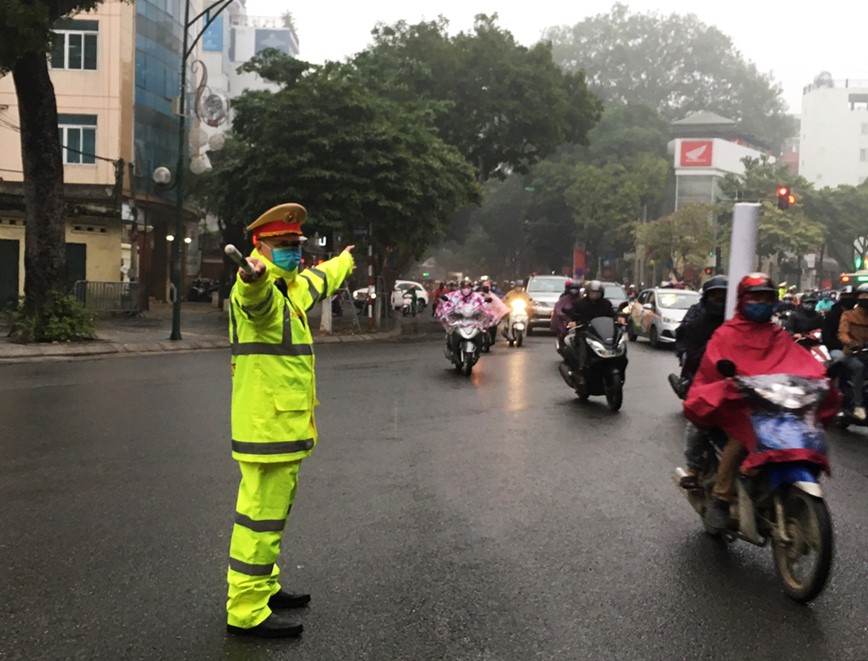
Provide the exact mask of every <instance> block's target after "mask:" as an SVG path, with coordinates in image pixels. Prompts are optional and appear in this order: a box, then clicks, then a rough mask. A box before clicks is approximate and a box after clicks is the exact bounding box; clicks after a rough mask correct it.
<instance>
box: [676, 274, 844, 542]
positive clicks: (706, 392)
mask: <svg viewBox="0 0 868 661" xmlns="http://www.w3.org/2000/svg"><path fill="white" fill-rule="evenodd" d="M776 300H777V291H776V289H775V287H774V284H773V283H772V281H771V278H769V277H768V276H767V275H765V274H764V273H750V274H748V275H746V276H745V277H744V278H742V280H741V282H739V284H738V302H737V304H736V315H735V317H734V318H733V319H730V320H729V321H726V322H725V323H724V324H723V325H722V326H721V327H720V328H718V329H717V331H715V333H714V335H712V337H711V340H710V341H709V343H708V346H707V348H706V350H705V355H704V356H703V357H702V362H701V363H700V365H699V371H698V372H697V373H696V376H695V378H694V380H693V384H692V385H691V387H690V390H689V391H688V396H687V399H686V400H685V402H684V414H685V416H686V417H687V419H688V420H690V421H691V422H692V423H693V424H695V425H696V426H697V427H700V428H702V429H711V428H713V427H719V428H721V429H722V430H723V431H725V432H726V434H727V436H728V437H729V440H728V441H727V444H726V446H725V447H724V450H723V454H722V456H721V458H720V465H719V466H718V470H717V478H716V480H715V483H714V489H713V491H712V496H713V498H714V500H713V501H712V504H711V507H710V508H709V510H708V512H707V513H706V522H707V523H708V525H709V526H710V527H712V528H714V529H717V530H721V529H723V528H724V527H725V526H726V522H727V519H728V516H729V504H730V502H731V501H732V495H733V486H734V481H735V477H736V475H737V473H738V469H739V466H741V467H742V468H743V469H744V470H749V469H751V468H755V467H757V466H760V465H762V464H764V463H766V462H769V461H798V460H799V459H807V460H810V461H813V462H815V463H817V464H819V465H820V466H823V467H824V468H825V469H826V470H827V471H828V463H827V461H826V458H825V456H823V455H820V454H817V453H814V452H812V451H810V450H778V451H769V452H762V453H755V454H749V453H753V451H754V450H755V449H756V446H757V439H756V435H755V434H754V431H753V426H752V425H751V421H750V413H751V409H750V406H749V405H748V404H747V403H746V402H745V401H744V400H743V399H742V396H741V394H740V393H739V392H738V389H737V387H736V385H735V383H734V382H733V381H732V380H730V379H727V378H725V377H724V376H723V375H722V374H720V372H718V370H717V361H719V360H723V359H726V360H731V361H732V362H733V363H735V366H736V374H738V375H739V376H757V375H760V374H791V375H794V376H803V377H808V378H816V379H822V378H825V376H826V368H825V366H824V365H822V364H821V363H819V362H817V360H815V359H814V358H813V356H812V355H811V353H810V352H809V351H808V350H807V349H805V348H803V347H801V346H799V345H798V344H796V343H795V342H794V341H793V339H792V338H791V337H790V335H789V334H788V333H787V332H786V331H785V330H784V329H783V328H781V327H780V326H778V325H777V324H775V323H773V322H772V321H771V317H772V313H773V312H774V306H775V302H776ZM837 408H838V393H837V392H836V391H831V392H830V394H829V397H827V399H826V401H825V402H824V403H823V405H822V407H821V408H820V410H819V412H818V417H819V419H820V420H821V421H823V422H826V421H828V420H831V418H832V417H834V415H835V413H836V411H837ZM777 453H783V454H781V455H780V456H778V454H777ZM746 456H747V459H745V457H746ZM742 461H744V463H742Z"/></svg>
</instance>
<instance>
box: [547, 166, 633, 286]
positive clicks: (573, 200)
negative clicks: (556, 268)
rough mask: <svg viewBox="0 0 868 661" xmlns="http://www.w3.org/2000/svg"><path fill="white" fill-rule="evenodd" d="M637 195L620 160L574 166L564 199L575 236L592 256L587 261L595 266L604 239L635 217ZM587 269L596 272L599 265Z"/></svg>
mask: <svg viewBox="0 0 868 661" xmlns="http://www.w3.org/2000/svg"><path fill="white" fill-rule="evenodd" d="M639 197H640V192H639V188H638V186H637V184H636V182H635V180H634V179H633V178H632V177H630V175H629V172H628V170H627V168H625V167H624V166H623V165H621V164H620V163H612V164H609V165H605V166H603V167H596V166H594V165H579V166H577V167H576V169H575V172H574V179H573V183H572V184H571V185H570V187H569V188H567V190H566V191H565V192H564V201H565V202H566V203H567V204H568V205H569V207H570V209H571V210H572V214H573V219H574V220H575V224H576V226H575V230H576V239H577V240H578V242H579V243H583V244H584V246H585V249H586V250H587V252H588V253H589V255H590V256H591V257H592V258H593V259H589V261H588V263H589V264H594V262H595V261H596V263H597V264H598V265H599V264H600V261H601V259H602V247H603V242H604V240H605V239H606V238H607V237H612V236H613V235H614V234H615V233H617V232H618V231H619V230H621V229H622V228H624V227H625V226H628V225H629V224H630V223H631V222H633V221H634V220H636V218H638V216H639V211H640V204H639ZM591 270H592V271H593V272H595V273H599V268H596V269H594V268H593V267H592V268H591Z"/></svg>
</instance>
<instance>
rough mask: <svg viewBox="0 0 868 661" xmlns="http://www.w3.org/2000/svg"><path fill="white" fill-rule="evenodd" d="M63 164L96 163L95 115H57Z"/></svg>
mask: <svg viewBox="0 0 868 661" xmlns="http://www.w3.org/2000/svg"><path fill="white" fill-rule="evenodd" d="M57 129H58V131H59V133H60V148H61V150H62V151H63V162H64V163H66V164H68V165H94V164H95V163H96V115H64V114H58V115H57Z"/></svg>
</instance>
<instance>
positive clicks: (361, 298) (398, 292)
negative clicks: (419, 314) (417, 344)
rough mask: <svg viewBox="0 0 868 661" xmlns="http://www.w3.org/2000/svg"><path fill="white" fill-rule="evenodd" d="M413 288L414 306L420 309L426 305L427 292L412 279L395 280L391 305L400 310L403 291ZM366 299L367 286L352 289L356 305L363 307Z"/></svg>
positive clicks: (402, 302)
mask: <svg viewBox="0 0 868 661" xmlns="http://www.w3.org/2000/svg"><path fill="white" fill-rule="evenodd" d="M410 288H413V289H415V290H416V306H417V310H421V309H422V308H424V307H425V306H427V305H428V292H427V291H425V288H424V287H423V286H422V285H420V284H419V283H418V282H413V281H412V280H396V281H395V288H394V289H393V290H392V307H393V308H395V309H396V310H400V309H401V306H402V305H403V304H404V292H405V291H407V290H409V289H410ZM367 300H368V288H367V287H362V288H360V289H356V290H354V291H353V302H355V304H356V307H364V305H365V303H366V302H367Z"/></svg>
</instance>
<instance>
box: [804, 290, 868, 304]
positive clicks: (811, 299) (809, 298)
mask: <svg viewBox="0 0 868 661" xmlns="http://www.w3.org/2000/svg"><path fill="white" fill-rule="evenodd" d="M866 291H868V290H866ZM819 300H820V299H819V298H817V295H816V294H815V293H814V292H808V293H807V294H803V295H802V300H801V301H800V303H801V304H802V305H804V304H805V303H814V304H815V305H816V304H817V302H818V301H819Z"/></svg>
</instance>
